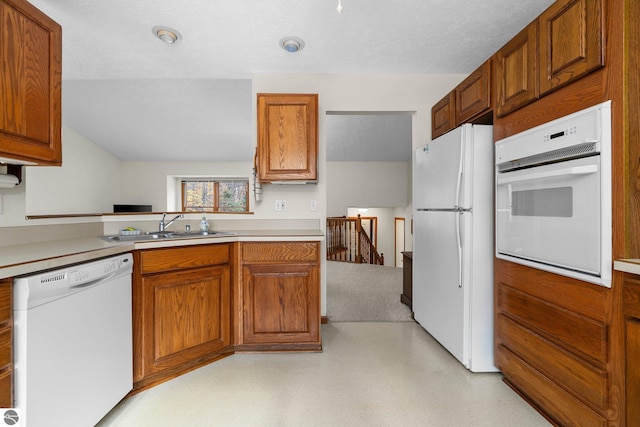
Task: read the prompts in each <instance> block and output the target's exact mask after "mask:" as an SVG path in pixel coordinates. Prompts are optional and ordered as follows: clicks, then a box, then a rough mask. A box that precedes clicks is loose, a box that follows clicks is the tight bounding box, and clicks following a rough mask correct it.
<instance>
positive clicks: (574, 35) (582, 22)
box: [538, 0, 604, 95]
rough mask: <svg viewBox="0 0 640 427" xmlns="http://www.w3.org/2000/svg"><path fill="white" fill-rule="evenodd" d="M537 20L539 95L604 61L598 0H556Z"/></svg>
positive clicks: (599, 1)
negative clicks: (538, 31) (538, 32)
mask: <svg viewBox="0 0 640 427" xmlns="http://www.w3.org/2000/svg"><path fill="white" fill-rule="evenodd" d="M538 21H539V25H540V95H542V94H545V93H547V92H550V91H552V90H554V89H556V88H558V87H560V86H563V85H565V84H567V83H569V82H571V81H573V80H576V79H578V78H580V77H582V76H583V75H585V74H587V73H588V72H590V71H593V70H595V69H597V68H600V67H602V66H603V65H604V50H603V40H602V34H603V14H602V0H559V1H557V2H555V3H554V4H553V5H551V6H550V7H549V8H548V9H547V10H546V11H544V12H543V13H542V14H541V15H540V17H539V18H538Z"/></svg>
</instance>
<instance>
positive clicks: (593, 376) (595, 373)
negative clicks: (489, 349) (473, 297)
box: [496, 315, 607, 410]
mask: <svg viewBox="0 0 640 427" xmlns="http://www.w3.org/2000/svg"><path fill="white" fill-rule="evenodd" d="M496 334H497V337H498V341H499V342H500V343H504V346H506V347H508V348H509V350H510V351H511V352H513V353H514V354H516V355H517V356H518V357H519V358H521V359H523V360H525V361H526V362H527V363H528V364H529V365H531V366H532V367H533V368H535V369H536V370H537V371H540V372H541V373H542V374H544V375H545V376H546V377H547V378H555V379H557V380H558V383H559V384H562V385H563V386H564V387H566V388H567V389H568V390H569V391H570V393H571V394H573V395H574V396H576V397H577V398H578V399H580V400H582V401H584V402H585V403H587V404H590V405H591V406H592V407H594V409H600V410H604V409H605V404H606V386H607V375H606V372H605V371H603V370H602V369H597V368H594V367H593V366H591V365H589V364H588V363H585V362H583V361H581V360H580V359H576V358H575V357H574V356H573V355H571V354H569V353H567V352H566V351H564V350H563V349H562V348H561V347H559V346H557V345H555V344H553V343H552V342H551V341H549V340H546V339H544V338H542V337H541V336H540V335H537V334H535V333H533V332H532V331H531V330H529V329H527V328H525V327H522V326H521V325H519V324H518V323H516V322H514V321H513V320H511V319H509V318H507V317H505V316H504V315H498V316H497V321H496Z"/></svg>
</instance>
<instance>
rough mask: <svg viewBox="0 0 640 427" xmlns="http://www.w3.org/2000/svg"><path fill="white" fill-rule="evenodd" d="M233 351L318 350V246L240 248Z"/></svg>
mask: <svg viewBox="0 0 640 427" xmlns="http://www.w3.org/2000/svg"><path fill="white" fill-rule="evenodd" d="M240 254H241V262H242V268H241V277H242V280H241V284H240V286H239V288H238V293H239V298H238V301H237V302H236V304H237V306H236V310H238V311H239V318H238V321H237V327H238V330H237V331H236V340H237V341H236V350H250V351H253V350H266V351H270V350H277V351H280V350H283V351H287V350H310V351H317V350H321V349H322V341H321V336H320V321H321V320H320V243H319V242H298V241H295V242H246V243H242V244H241V248H240Z"/></svg>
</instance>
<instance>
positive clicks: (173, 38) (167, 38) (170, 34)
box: [151, 25, 182, 44]
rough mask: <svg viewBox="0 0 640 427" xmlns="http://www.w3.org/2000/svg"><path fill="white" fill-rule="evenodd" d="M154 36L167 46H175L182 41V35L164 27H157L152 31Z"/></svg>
mask: <svg viewBox="0 0 640 427" xmlns="http://www.w3.org/2000/svg"><path fill="white" fill-rule="evenodd" d="M151 32H152V33H153V35H154V36H156V37H157V38H159V39H160V40H162V41H163V42H165V43H167V44H174V43H175V42H177V41H180V40H182V34H180V32H179V31H178V30H174V29H173V28H170V27H165V26H163V25H157V26H155V27H153V28H152V29H151Z"/></svg>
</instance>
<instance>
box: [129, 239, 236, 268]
mask: <svg viewBox="0 0 640 427" xmlns="http://www.w3.org/2000/svg"><path fill="white" fill-rule="evenodd" d="M229 247H230V246H229V245H228V244H216V245H195V246H181V247H177V248H163V249H151V250H144V251H141V253H140V259H141V271H142V274H147V273H157V272H160V271H171V270H180V269H183V268H193V267H204V266H207V265H218V264H227V263H229V259H230V255H229Z"/></svg>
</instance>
